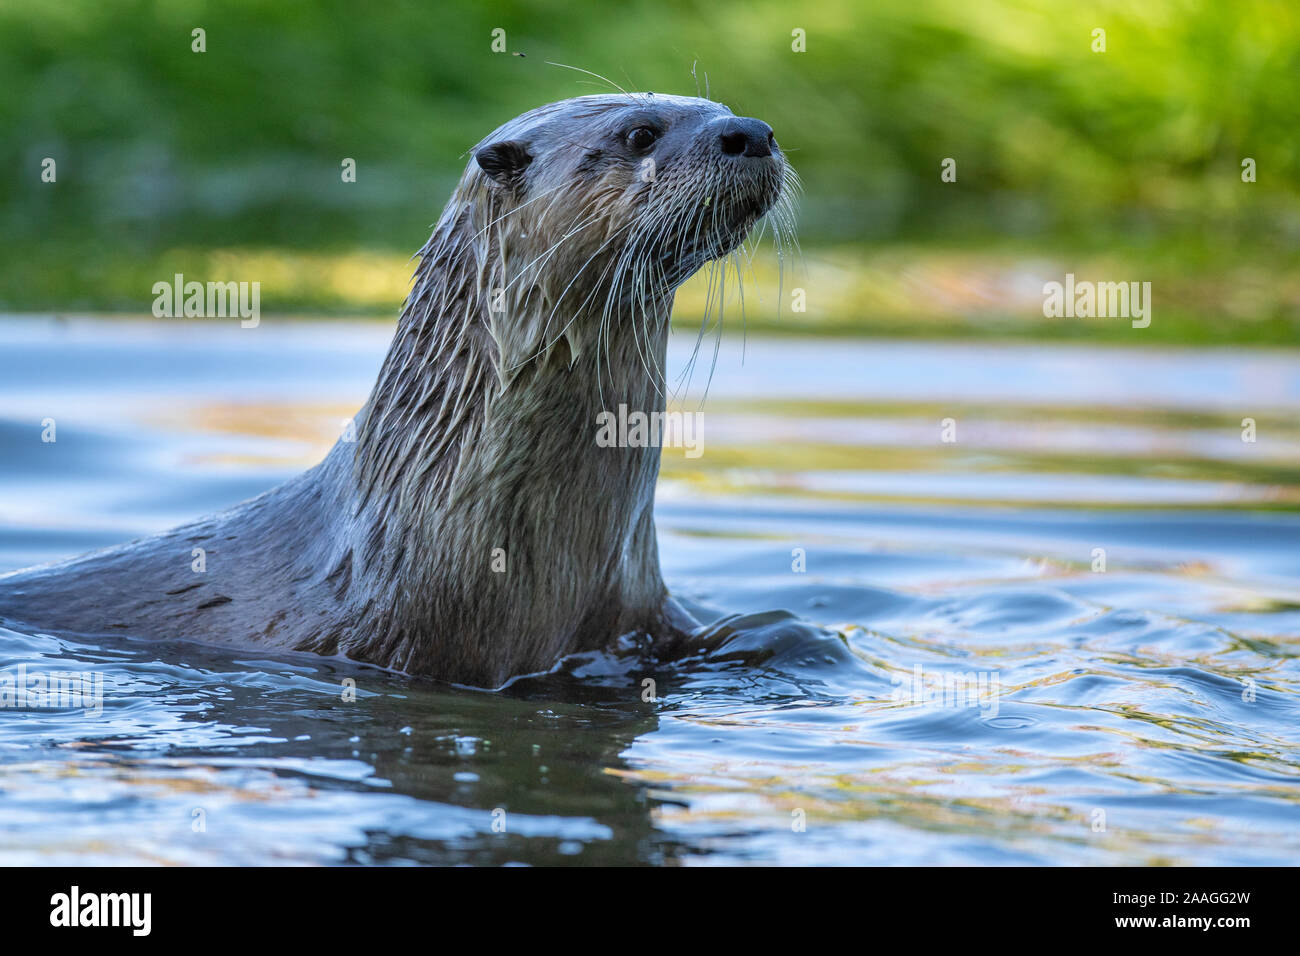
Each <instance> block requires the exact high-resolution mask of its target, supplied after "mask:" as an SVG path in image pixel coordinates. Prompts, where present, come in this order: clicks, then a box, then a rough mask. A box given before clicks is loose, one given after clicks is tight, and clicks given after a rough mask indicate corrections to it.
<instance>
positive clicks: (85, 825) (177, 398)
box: [0, 318, 1300, 864]
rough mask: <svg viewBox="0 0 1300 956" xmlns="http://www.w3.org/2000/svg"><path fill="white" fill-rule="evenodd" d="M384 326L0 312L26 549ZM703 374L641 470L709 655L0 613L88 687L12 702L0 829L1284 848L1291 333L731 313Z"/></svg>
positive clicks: (324, 427)
mask: <svg viewBox="0 0 1300 956" xmlns="http://www.w3.org/2000/svg"><path fill="white" fill-rule="evenodd" d="M390 331H391V330H390V327H389V326H387V325H383V324H364V323H355V324H346V323H308V322H295V323H289V322H276V321H270V320H264V321H263V324H262V326H261V327H259V328H258V329H253V330H243V329H240V328H239V327H238V325H237V324H234V325H231V324H226V323H222V322H219V321H210V322H207V323H181V322H175V323H168V322H159V323H143V322H142V323H136V322H125V321H120V320H119V321H111V322H98V321H92V320H83V319H74V320H53V319H16V318H7V319H4V320H3V321H0V571H4V570H11V569H14V568H18V567H22V566H25V565H28V564H32V563H36V562H40V561H47V560H53V559H56V558H59V557H64V556H68V555H71V554H75V553H79V552H81V551H84V550H87V549H90V548H94V547H101V546H105V545H109V544H113V543H116V542H119V541H122V540H125V539H127V538H130V537H133V536H136V535H140V534H145V533H149V532H153V531H157V530H161V529H163V528H165V527H168V526H170V525H172V524H175V523H177V522H179V521H182V520H185V519H187V518H190V517H193V516H196V515H198V514H201V513H204V512H207V511H210V510H214V509H217V508H220V507H224V506H227V505H229V504H232V503H234V502H236V501H239V500H241V499H243V498H246V497H248V496H250V495H253V494H256V493H258V492H260V491H262V490H265V489H266V488H268V487H270V486H272V485H273V484H275V483H276V482H278V481H280V480H282V479H284V478H286V477H288V476H290V475H292V474H293V473H295V472H296V471H298V470H300V469H301V468H302V467H305V466H306V465H309V464H311V463H312V462H314V461H315V460H317V459H318V458H319V457H320V455H321V454H322V453H323V451H324V450H325V449H326V448H327V447H328V446H329V444H330V443H331V442H332V440H333V438H334V437H335V436H336V435H337V434H338V433H339V431H340V429H341V428H342V425H343V422H344V420H345V419H347V418H348V417H349V416H350V415H351V414H352V413H353V412H354V411H355V410H356V408H357V407H359V405H360V404H361V402H362V401H363V400H364V398H365V395H366V392H367V390H368V387H369V385H370V383H371V381H372V379H373V376H374V374H375V371H376V370H377V368H378V364H379V361H380V358H381V357H382V354H383V350H384V348H385V346H386V344H387V340H388V336H389V334H390ZM693 346H694V341H693V339H692V338H690V337H681V336H675V337H674V347H673V355H672V366H673V368H674V369H682V368H684V367H685V363H686V360H687V358H688V357H689V355H690V353H691V351H692V348H693ZM702 353H703V354H702V355H701V359H700V362H699V363H698V364H697V368H696V372H695V374H694V378H693V380H692V384H691V387H690V388H689V389H688V390H685V391H684V392H683V393H682V394H679V395H678V400H679V401H680V402H681V403H682V407H684V408H687V409H691V410H694V409H697V408H699V407H700V399H701V390H702V385H703V382H704V379H705V378H706V377H707V372H708V368H709V366H710V365H711V364H713V353H712V344H711V343H706V345H705V346H704V348H703V350H702ZM703 409H704V416H705V417H704V439H705V446H704V447H705V451H704V454H703V455H702V456H701V457H699V458H698V459H688V458H686V457H685V456H684V455H683V453H682V452H681V451H680V450H676V451H674V450H669V451H668V452H666V454H665V459H664V473H663V480H662V481H661V484H660V493H659V500H658V509H657V513H658V523H659V532H660V543H661V550H662V560H663V564H664V571H665V575H666V577H667V579H668V581H669V584H670V587H672V588H673V590H674V591H675V592H676V593H678V594H679V595H680V596H682V597H683V599H684V600H686V601H688V602H690V603H691V604H692V605H693V606H694V607H695V608H696V609H697V611H698V613H699V614H701V615H702V616H705V617H707V618H709V619H711V620H715V623H714V624H713V625H712V626H711V627H710V629H709V630H708V631H707V633H706V634H703V635H702V636H701V645H700V651H699V653H698V654H696V655H694V656H692V657H690V658H688V659H686V660H680V661H674V662H671V663H667V662H660V661H656V660H654V659H653V658H652V657H650V656H648V655H647V654H646V653H645V652H644V649H643V648H640V647H637V646H635V645H634V644H630V643H629V644H627V645H619V646H615V647H611V648H610V649H609V650H608V651H606V652H603V653H599V654H590V655H582V656H578V657H575V658H571V659H568V660H566V661H565V662H563V663H562V665H561V666H560V667H558V668H557V669H556V670H555V672H553V673H551V674H547V675H544V676H535V677H529V678H526V679H523V680H519V681H517V682H515V683H514V684H512V685H511V686H510V687H509V688H507V689H506V690H504V691H500V692H495V693H489V692H482V691H476V690H471V689H465V688H456V687H450V686H447V685H443V684H439V683H436V682H432V681H424V680H416V679H410V678H405V677H402V676H398V675H392V674H388V673H385V672H382V671H378V670H376V669H373V668H367V667H362V666H358V665H354V664H351V663H349V662H347V661H342V660H333V659H330V660H325V659H321V658H316V657H312V656H303V655H286V656H283V657H277V658H275V659H263V658H259V657H257V656H254V655H251V654H247V653H244V654H240V653H235V652H223V651H215V650H213V649H211V648H203V647H199V646H196V645H187V644H183V643H176V644H167V645H164V644H158V643H151V642H146V641H140V640H134V639H132V638H130V637H129V636H126V637H122V638H117V639H114V640H112V641H110V642H95V643H93V644H89V643H86V642H85V641H75V640H69V639H67V638H62V637H57V636H52V635H43V634H34V633H25V632H22V631H17V630H13V629H12V628H2V629H0V681H3V679H4V678H6V677H8V678H16V676H17V675H18V674H19V673H20V669H25V671H26V672H76V673H86V674H90V675H92V679H93V680H98V679H102V687H103V689H104V692H103V706H102V711H101V712H93V711H94V710H95V708H90V709H87V708H77V707H62V708H57V707H56V708H43V709H34V708H15V707H9V708H5V709H0V862H4V863H42V864H48V863H235V864H239V863H343V862H392V863H409V862H417V863H446V862H476V863H505V862H524V863H556V862H560V863H567V862H572V863H664V862H675V863H737V862H762V863H922V864H933V863H965V864H1009V863H1064V864H1076V863H1087V864H1147V863H1173V864H1202V863H1225V864H1245V863H1291V862H1293V861H1294V860H1296V859H1297V855H1298V852H1300V801H1298V799H1297V795H1298V794H1300V789H1298V786H1297V785H1298V784H1300V664H1297V655H1298V654H1300V517H1298V516H1297V514H1296V508H1297V506H1298V505H1300V464H1298V462H1300V456H1298V452H1300V419H1298V417H1297V411H1300V358H1298V357H1297V354H1296V353H1288V352H1265V351H1231V350H1214V351H1204V350H1202V351H1194V350H1146V349H1118V348H1107V349H1091V348H1087V347H1081V346H1052V347H1040V346H1030V345H993V344H988V343H981V344H978V345H975V344H961V343H947V344H934V343H908V342H835V341H826V340H817V341H799V340H788V341H778V340H772V339H756V338H752V337H751V338H750V339H749V340H748V341H747V342H744V341H742V339H741V338H740V337H739V336H735V337H734V339H733V338H731V337H728V338H727V339H725V340H724V343H723V346H722V349H721V351H720V353H719V354H718V357H717V361H716V365H715V366H714V374H713V376H712V382H711V385H710V389H709V397H708V400H707V402H705V403H704V405H703ZM1245 418H1250V419H1252V420H1253V421H1254V425H1255V438H1256V440H1255V441H1253V442H1248V441H1243V440H1242V432H1243V428H1242V420H1243V419H1245ZM49 419H52V420H53V421H54V423H55V426H56V435H57V440H56V441H54V442H43V441H42V440H41V439H42V433H43V431H45V430H46V428H47V426H45V425H43V424H42V423H43V422H45V421H46V420H49ZM945 436H946V437H950V438H955V441H945V440H944V437H945ZM1103 567H1104V569H1103ZM347 681H353V682H355V685H356V688H357V691H356V699H355V700H354V701H350V700H344V699H343V696H344V695H343V694H342V687H343V685H344V683H345V682H347ZM647 681H652V682H653V684H652V685H647V683H646V682H647ZM650 686H652V689H653V692H654V694H653V696H654V698H655V699H653V700H647V699H644V698H645V697H647V696H650V695H649V694H648V693H647V688H648V687H650Z"/></svg>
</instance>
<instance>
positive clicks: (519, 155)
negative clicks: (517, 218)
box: [474, 139, 533, 186]
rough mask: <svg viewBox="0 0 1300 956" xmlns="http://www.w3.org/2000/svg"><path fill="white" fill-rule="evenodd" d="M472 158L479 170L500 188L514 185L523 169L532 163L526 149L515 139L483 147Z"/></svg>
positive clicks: (531, 158) (530, 155) (531, 157)
mask: <svg viewBox="0 0 1300 956" xmlns="http://www.w3.org/2000/svg"><path fill="white" fill-rule="evenodd" d="M474 158H475V159H476V160H478V165H479V168H480V169H482V170H483V172H485V173H487V174H488V176H489V177H491V178H492V179H493V180H495V181H496V182H498V183H500V184H501V185H502V186H513V185H516V184H517V183H518V182H519V178H520V177H521V176H522V175H523V172H524V169H525V168H527V166H528V164H529V163H531V162H532V161H533V156H532V154H531V153H530V152H528V147H527V146H526V145H525V144H524V143H523V142H521V141H520V140H517V139H508V140H505V141H503V142H500V143H492V144H491V145H490V146H484V147H483V148H482V149H480V150H479V151H478V152H477V153H475V154H474Z"/></svg>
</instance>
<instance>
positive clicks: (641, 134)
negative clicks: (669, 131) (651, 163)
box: [627, 126, 659, 149]
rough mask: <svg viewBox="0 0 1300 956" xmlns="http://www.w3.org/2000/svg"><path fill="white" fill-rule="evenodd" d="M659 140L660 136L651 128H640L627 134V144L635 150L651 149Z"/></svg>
mask: <svg viewBox="0 0 1300 956" xmlns="http://www.w3.org/2000/svg"><path fill="white" fill-rule="evenodd" d="M658 138H659V134H658V133H656V132H655V131H654V130H652V129H651V128H650V127H649V126H638V127H637V128H636V129H634V130H632V132H630V133H628V134H627V144H628V145H629V146H631V147H632V148H633V149H649V148H650V147H651V146H653V145H654V141H655V140H656V139H658Z"/></svg>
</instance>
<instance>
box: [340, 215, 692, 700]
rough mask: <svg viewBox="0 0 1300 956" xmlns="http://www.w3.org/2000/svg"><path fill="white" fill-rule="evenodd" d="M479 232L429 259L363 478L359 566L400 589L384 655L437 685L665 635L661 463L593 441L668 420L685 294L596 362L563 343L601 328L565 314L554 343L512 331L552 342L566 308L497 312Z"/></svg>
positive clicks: (377, 415)
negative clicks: (602, 429) (530, 331)
mask: <svg viewBox="0 0 1300 956" xmlns="http://www.w3.org/2000/svg"><path fill="white" fill-rule="evenodd" d="M465 225H466V224H464V223H456V224H453V227H452V228H449V229H440V230H439V232H435V234H434V236H433V238H432V239H430V242H429V243H428V244H427V245H426V246H425V248H424V249H423V250H422V252H421V263H420V267H419V269H418V270H417V274H416V283H415V287H414V289H413V291H412V293H411V295H410V297H409V298H408V301H407V304H406V307H405V310H404V311H403V314H402V318H401V321H400V322H399V325H398V329H397V333H396V335H395V337H394V340H393V344H392V346H391V348H390V350H389V353H388V355H387V357H386V358H385V360H384V364H383V368H382V370H381V372H380V375H379V380H378V382H377V384H376V386H375V389H374V392H373V393H372V395H371V398H370V400H369V402H368V404H367V406H366V408H365V410H364V412H363V418H362V421H361V425H360V428H359V432H358V446H357V449H356V453H355V462H354V468H353V475H352V480H353V481H354V483H355V488H354V497H355V500H356V502H357V519H358V520H357V531H358V533H359V534H360V536H361V537H362V539H363V540H361V541H358V542H357V544H358V545H359V546H360V547H362V549H363V552H362V554H361V555H360V557H361V558H362V561H361V562H360V563H361V565H362V567H363V568H366V569H367V571H366V573H369V574H371V575H373V576H374V577H375V579H376V580H378V581H383V582H388V583H389V584H390V585H391V588H390V593H389V597H390V602H391V608H390V609H388V610H387V611H386V613H387V614H388V615H389V619H388V620H387V627H388V630H389V633H388V634H387V635H386V637H385V643H384V647H385V650H384V651H383V653H382V654H379V655H370V656H371V659H376V660H378V662H380V663H384V664H386V665H389V666H397V667H401V668H403V669H420V670H426V669H427V670H429V671H432V672H435V673H436V672H444V673H445V672H452V670H453V668H452V667H447V666H441V665H443V664H446V663H447V662H448V660H451V661H453V662H454V663H455V665H456V666H455V668H454V670H455V671H456V672H461V673H464V672H465V667H464V664H465V661H466V660H471V661H473V662H474V663H473V664H472V666H470V668H469V670H470V671H471V672H473V673H475V674H477V675H478V678H479V679H481V680H482V681H483V682H485V683H492V682H493V681H494V680H497V679H498V678H501V677H503V676H504V675H506V674H514V673H520V672H524V671H527V670H528V669H530V668H536V667H546V666H549V665H550V663H551V662H553V661H554V660H555V659H556V658H557V657H558V656H560V655H562V654H564V653H568V652H572V651H574V650H578V649H580V648H581V647H588V646H597V645H599V644H601V643H604V642H605V641H607V640H608V639H609V638H611V637H613V636H615V635H617V634H618V633H622V632H624V631H627V630H635V629H648V628H650V627H651V626H653V624H654V623H655V618H656V615H657V614H658V612H659V610H660V607H661V605H662V603H663V600H664V597H665V590H664V586H663V583H662V579H661V578H660V574H659V566H658V553H657V546H656V543H655V536H654V525H653V519H652V506H653V498H654V487H655V482H656V479H657V477H658V469H659V449H658V448H654V447H633V448H617V447H615V448H610V447H601V446H600V445H598V444H597V440H596V439H597V434H598V431H599V429H598V416H599V415H600V413H601V412H606V411H610V412H614V413H616V414H617V412H618V409H619V406H620V405H625V406H626V407H627V409H628V410H629V411H644V412H646V413H653V412H662V411H663V410H664V389H663V380H662V369H663V367H664V361H665V346H666V335H667V310H668V308H669V307H670V305H671V297H667V300H666V301H664V302H662V303H661V308H662V315H656V316H652V317H649V316H642V315H641V314H639V313H638V314H637V315H636V316H633V315H632V314H630V313H631V309H630V308H628V309H627V311H628V313H629V314H627V315H623V314H619V312H618V311H616V312H615V314H613V315H612V316H610V317H609V319H608V321H607V325H606V334H605V335H604V336H603V340H602V341H600V343H599V346H600V347H599V348H597V347H596V346H597V342H596V341H595V340H594V339H593V340H592V341H591V342H590V343H589V347H586V348H582V347H579V346H577V345H575V343H576V342H578V341H580V339H578V338H577V337H569V336H565V335H561V334H559V332H560V330H561V329H563V328H565V327H568V328H570V329H574V330H577V329H583V328H595V327H596V325H597V324H598V323H599V321H600V319H599V316H591V315H574V314H573V313H572V312H566V311H564V309H563V308H561V309H559V310H556V311H555V315H554V319H553V320H552V322H551V325H550V333H549V335H548V336H546V337H544V338H541V339H539V338H537V337H534V338H533V339H531V340H528V339H527V337H519V336H515V337H513V338H512V337H511V335H509V334H506V333H503V332H502V331H501V327H502V325H503V324H504V323H509V324H510V329H512V330H518V329H520V328H528V327H532V328H540V327H541V326H543V325H545V321H544V320H545V319H546V318H547V317H548V316H547V315H546V313H547V312H549V311H551V309H552V306H551V305H550V304H549V302H550V300H549V297H548V296H546V295H545V294H540V295H537V296H536V302H535V303H531V304H530V303H529V302H528V301H527V300H526V297H525V299H524V301H523V308H525V309H531V310H534V311H531V312H529V313H528V314H516V315H504V316H501V315H494V314H493V313H492V311H491V310H490V308H489V307H490V305H491V304H492V302H491V298H492V296H491V292H490V290H491V288H492V286H491V284H490V282H485V279H484V276H485V275H491V274H492V272H493V270H492V269H491V268H490V267H489V265H488V264H487V263H485V262H484V261H483V258H484V254H483V251H482V250H481V249H480V248H478V247H477V246H476V245H475V243H474V242H473V241H471V240H470V238H469V235H470V234H469V231H468V230H467V229H466V228H465ZM591 298H593V299H595V300H597V301H600V300H602V299H603V297H602V296H593V297H591ZM634 323H635V324H634ZM431 635H437V636H436V637H433V636H431ZM444 659H446V660H444Z"/></svg>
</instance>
